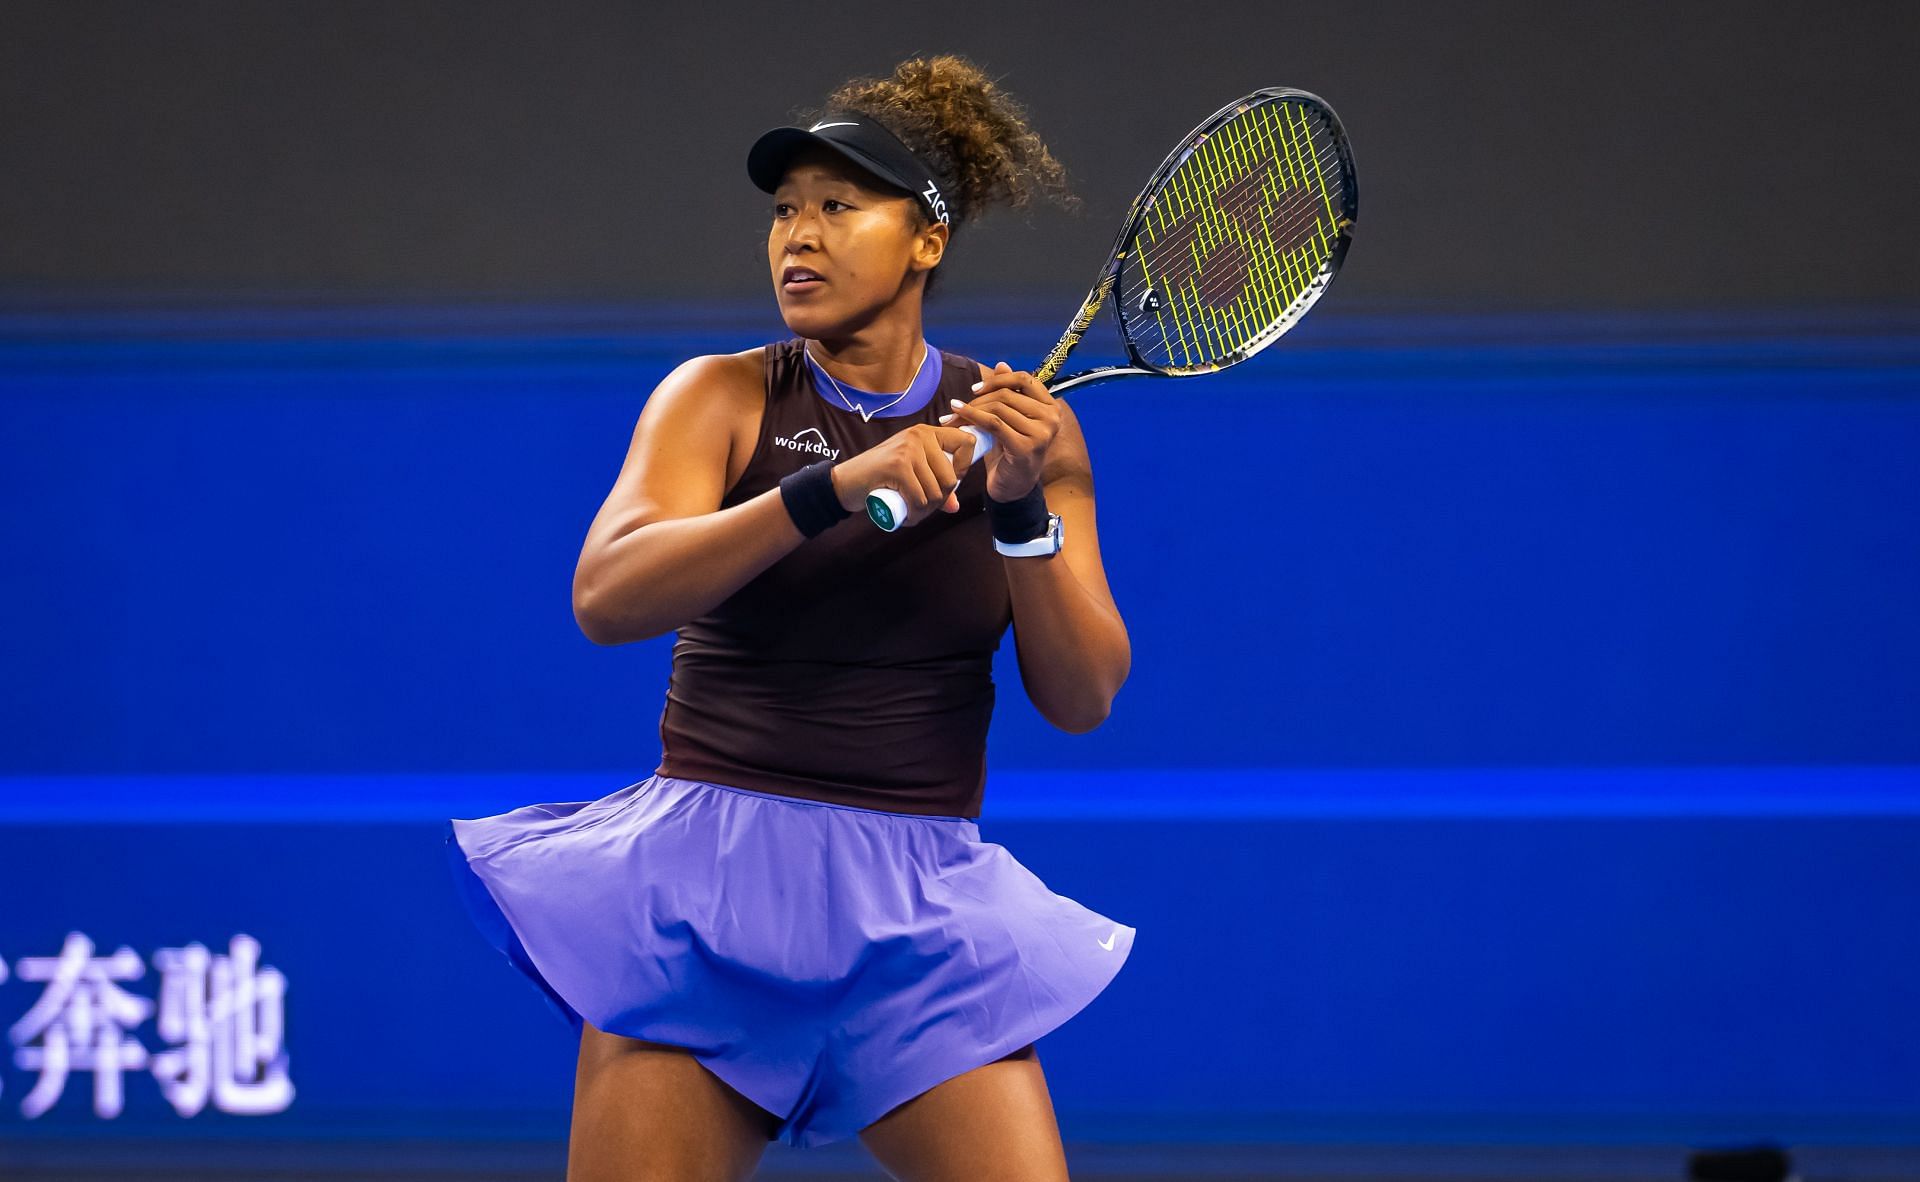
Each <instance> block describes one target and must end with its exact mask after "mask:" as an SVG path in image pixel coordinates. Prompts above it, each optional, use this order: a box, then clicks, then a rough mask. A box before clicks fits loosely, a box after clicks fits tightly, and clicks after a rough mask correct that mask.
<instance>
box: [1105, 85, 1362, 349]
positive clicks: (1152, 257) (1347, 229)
mask: <svg viewBox="0 0 1920 1182" xmlns="http://www.w3.org/2000/svg"><path fill="white" fill-rule="evenodd" d="M1358 216H1359V191H1358V188H1357V186H1356V184H1355V181H1354V168H1353V149H1352V146H1351V145H1350V144H1349V143H1348V141H1347V135H1346V130H1345V128H1344V127H1342V126H1341V123H1340V119H1339V116H1337V115H1335V114H1334V111H1333V108H1332V107H1331V106H1329V105H1328V104H1327V102H1326V100H1324V99H1322V98H1320V97H1319V96H1318V95H1315V94H1312V93H1309V92H1308V91H1304V90H1296V89H1293V88H1290V87H1270V88H1268V89H1265V90H1258V91H1255V92H1254V93H1252V94H1250V95H1247V96H1245V97H1244V98H1240V99H1236V100H1234V101H1233V102H1231V103H1228V104H1227V105H1226V106H1224V107H1222V108H1220V110H1218V111H1216V112H1214V113H1213V114H1212V115H1211V116H1209V117H1208V118H1207V119H1206V120H1205V121H1203V122H1202V123H1201V124H1200V125H1199V126H1198V127H1196V128H1194V129H1193V131H1191V132H1189V133H1188V135H1187V137H1186V139H1185V140H1183V141H1182V142H1181V144H1180V146H1179V147H1177V148H1175V149H1174V151H1173V152H1172V153H1170V154H1169V155H1168V156H1167V158H1166V160H1165V161H1164V162H1163V163H1162V164H1161V165H1160V167H1159V169H1157V170H1156V171H1155V173H1154V175H1153V177H1152V179H1150V180H1149V181H1148V182H1147V184H1146V186H1145V187H1144V188H1143V189H1142V190H1141V192H1140V195H1139V197H1137V198H1135V200H1134V206H1133V209H1132V210H1131V211H1130V212H1129V216H1128V221H1127V223H1126V225H1125V226H1124V227H1123V229H1122V230H1121V233H1120V236H1119V238H1118V240H1117V242H1116V245H1115V248H1114V257H1113V268H1112V271H1111V275H1112V279H1111V287H1112V291H1111V296H1110V299H1111V301H1112V304H1113V308H1114V314H1115V318H1116V319H1117V320H1118V321H1119V325H1120V335H1121V337H1122V338H1123V339H1124V341H1125V342H1126V348H1127V352H1128V355H1129V357H1130V358H1131V360H1132V362H1133V364H1134V366H1136V367H1138V370H1144V371H1146V372H1148V373H1154V374H1162V375H1166V376H1169V377H1182V376H1189V375H1193V374H1203V373H1213V372H1215V371H1216V370H1221V369H1225V368H1226V367H1227V366H1230V365H1235V364H1238V363H1239V362H1242V361H1245V360H1246V359H1247V358H1249V357H1251V356H1253V355H1254V354H1255V353H1258V352H1259V351H1260V350H1262V349H1264V348H1266V347H1267V346H1268V345H1271V344H1272V343H1273V342H1274V341H1276V340H1278V339H1279V338H1280V337H1281V336H1282V335H1283V334H1284V333H1286V332H1287V330H1288V329H1290V328H1292V327H1293V326H1294V325H1295V324H1297V323H1299V321H1300V318H1301V317H1302V316H1304V315H1306V313H1307V310H1308V309H1309V308H1311V307H1312V306H1313V305H1314V303H1315V302H1316V301H1317V300H1318V299H1319V298H1320V296H1321V294H1322V293H1324V292H1325V291H1326V289H1327V285H1328V284H1329V283H1331V282H1332V281H1333V277H1334V275H1335V274H1336V273H1337V272H1338V271H1339V270H1340V265H1341V263H1342V262H1343V261H1344V260H1345V259H1346V254H1347V247H1348V245H1349V243H1350V242H1351V241H1352V234H1353V225H1354V221H1355V219H1356V218H1357V217H1358ZM1136 372H1137V371H1136Z"/></svg>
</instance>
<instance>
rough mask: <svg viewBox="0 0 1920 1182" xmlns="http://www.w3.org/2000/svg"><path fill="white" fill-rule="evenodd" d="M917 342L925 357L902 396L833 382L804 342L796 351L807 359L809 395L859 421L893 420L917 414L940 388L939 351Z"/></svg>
mask: <svg viewBox="0 0 1920 1182" xmlns="http://www.w3.org/2000/svg"><path fill="white" fill-rule="evenodd" d="M920 343H921V345H922V346H924V347H925V348H926V351H927V353H926V358H925V360H924V361H923V362H922V363H921V365H920V370H919V372H918V373H915V374H914V375H913V382H912V383H911V384H910V385H908V387H907V389H906V392H905V393H904V394H902V393H900V392H899V391H892V392H882V393H875V392H874V391H872V390H862V389H860V388H859V387H858V386H850V385H848V384H847V383H845V382H841V381H837V380H836V379H835V378H834V377H833V375H832V374H829V373H828V372H827V371H826V370H824V369H822V368H821V367H820V363H819V362H818V361H815V360H814V359H813V353H812V352H811V351H810V350H809V349H808V348H807V347H806V342H805V341H801V342H800V352H801V353H803V354H805V355H806V358H807V373H808V374H809V375H810V376H811V377H812V378H813V392H814V393H816V394H818V395H819V396H820V398H821V400H822V401H824V402H825V403H827V405H829V406H832V407H834V408H836V409H837V410H839V411H840V412H841V413H843V414H857V415H859V416H860V417H861V418H862V419H868V420H871V419H897V418H900V417H901V416H902V415H910V414H916V413H918V412H919V410H920V409H921V408H922V407H924V406H926V405H927V403H929V402H931V401H933V393H934V391H935V390H938V389H939V388H940V369H941V359H940V350H938V349H936V348H934V347H933V346H932V345H929V344H927V342H926V341H924V340H923V341H921V342H920ZM848 403H852V406H851V407H849V406H848Z"/></svg>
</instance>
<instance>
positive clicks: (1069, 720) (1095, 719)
mask: <svg viewBox="0 0 1920 1182" xmlns="http://www.w3.org/2000/svg"><path fill="white" fill-rule="evenodd" d="M1111 713H1113V695H1112V694H1104V695H1102V696H1101V697H1100V698H1098V699H1096V700H1094V701H1090V702H1082V703H1079V704H1078V705H1076V706H1075V707H1074V708H1073V709H1071V710H1053V711H1049V712H1048V713H1047V714H1046V716H1045V717H1046V719H1047V721H1048V722H1050V723H1052V724H1053V725H1054V726H1055V727H1057V728H1058V729H1060V730H1063V731H1065V732H1067V733H1068V734H1070V735H1084V734H1086V733H1087V732H1088V731H1093V730H1098V729H1099V728H1100V724H1101V723H1103V722H1105V721H1106V720H1107V716H1108V715H1110V714H1111Z"/></svg>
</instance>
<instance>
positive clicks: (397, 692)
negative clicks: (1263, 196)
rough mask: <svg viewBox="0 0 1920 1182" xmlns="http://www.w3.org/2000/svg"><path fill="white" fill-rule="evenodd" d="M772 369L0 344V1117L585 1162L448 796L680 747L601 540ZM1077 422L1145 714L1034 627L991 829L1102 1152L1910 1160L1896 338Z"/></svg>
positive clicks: (182, 329) (289, 323) (292, 341)
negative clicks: (620, 484)
mask: <svg viewBox="0 0 1920 1182" xmlns="http://www.w3.org/2000/svg"><path fill="white" fill-rule="evenodd" d="M1060 314H1061V310H1060V309H1057V308H1034V309H1027V308H1025V307H1011V308H1009V307H1006V306H1003V307H998V308H985V307H980V306H960V307H957V308H954V309H951V310H948V311H944V312H943V311H942V308H941V306H940V305H939V304H938V302H936V304H935V306H934V309H933V311H932V314H931V329H930V336H931V338H932V339H933V341H934V343H935V344H937V345H940V346H943V347H945V348H948V349H952V350H956V351H962V352H967V353H970V354H972V355H974V356H976V357H979V358H981V359H983V360H986V361H988V362H992V361H996V360H1000V359H1003V358H1004V359H1007V360H1010V361H1013V362H1015V363H1016V364H1029V363H1030V361H1031V359H1032V358H1033V357H1035V356H1036V355H1037V354H1038V353H1039V352H1040V351H1041V350H1042V349H1044V347H1045V346H1046V345H1047V344H1049V343H1051V340H1052V338H1053V335H1054V333H1055V332H1056V331H1057V328H1058V321H1059V317H1060ZM781 335H784V334H783V331H782V329H781V326H780V325H779V323H778V322H777V320H774V319H771V318H770V315H768V314H765V313H761V312H758V311H755V310H753V309H746V310H742V309H738V308H729V307H711V308H708V307H679V308H674V309H661V308H635V307H609V306H594V307H583V306H568V307H544V308H542V307H518V308H505V307H501V308H494V309H487V308H482V307H472V306H470V307H466V308H431V307H429V308H421V307H405V306H400V305H393V306H388V307H372V308H364V307H363V308H358V309H340V308H334V309H328V308H324V307H311V308H301V307H298V306H291V305H290V306H286V307H282V308H279V309H277V310H276V309H273V308H254V309H252V310H247V311H233V312H218V311H208V310H204V309H203V310H198V311H188V310H180V311H173V312H168V311H163V310H149V311H145V312H140V313H128V314H124V315H114V314H107V313H100V312H89V313H69V314H53V313H48V314H26V313H16V314H12V315H9V316H7V317H5V318H4V321H3V322H0V536H4V539H5V553H4V555H0V608H4V610H5V615H6V618H7V621H8V625H9V626H8V627H6V628H5V629H4V631H0V662H3V667H4V673H5V676H4V678H3V679H0V735H3V738H0V777H3V778H0V1029H4V1030H5V1031H6V1032H7V1038H6V1040H5V1041H4V1042H3V1043H0V1054H4V1058H3V1059H0V1139H12V1138H33V1137H74V1136H84V1137H89V1138H112V1137H119V1136H127V1137H131V1136H135V1135H139V1136H165V1137H180V1138H183V1139H187V1138H203V1139H221V1138H233V1139H244V1138H249V1137H255V1136H260V1135H271V1136H302V1137H343V1138H353V1137H393V1136H447V1137H461V1138H473V1137H489V1136H491V1137H503V1138H516V1137H525V1138H559V1137H562V1136H564V1134H565V1129H566V1119H567V1107H568V1104H569V1102H570V1098H571V1088H572V1071H573V1052H574V1046H573V1044H572V1043H571V1041H570V1038H569V1035H568V1032H567V1030H566V1028H565V1027H564V1025H563V1024H562V1023H561V1022H560V1020H559V1019H558V1018H557V1017H556V1016H555V1015H554V1014H553V1013H552V1012H551V1011H549V1010H548V1009H547V1008H546V1007H545V1003H544V1001H543V999H542V998H541V997H540V996H539V994H538V993H537V992H536V991H535V990H534V988H533V987H532V986H531V985H530V984H529V983H527V982H526V981H525V980H524V979H523V978H521V977H520V976H519V975H518V974H517V973H516V972H515V971H514V970H513V969H512V968H511V967H510V966H509V965H508V964H507V963H506V962H505V961H504V960H502V959H500V958H499V957H498V956H497V955H496V954H494V953H493V951H492V950H491V949H490V948H489V947H488V946H487V945H486V944H485V942H484V941H483V940H482V938H481V937H480V935H479V934H478V932H477V931H476V930H474V928H473V927H472V924H471V922H470V920H469V919H468V917H467V915H466V914H465V913H464V912H463V911H462V910H461V904H460V901H459V899H458V897H457V896H456V895H455V893H454V891H453V889H452V884H451V880H450V878H449V876H448V873H447V868H446V865H445V859H444V855H443V852H442V848H441V842H442V840H443V837H444V832H445V819H446V818H448V817H452V816H479V815H485V814H489V813H494V812H500V811H504V810H506V809H509V808H512V807H515V806H517V805H520V804H524V803H529V802H533V801H569V800H584V799H590V798H593V797H598V796H602V795H605V794H606V793H608V792H611V791H613V790H614V789H616V788H619V787H621V786H623V785H626V784H629V783H632V782H634V781H636V780H639V779H642V778H644V777H645V776H646V775H647V774H648V773H649V772H650V771H651V769H652V767H653V766H654V763H655V761H656V759H657V757H658V754H659V745H658V721H659V713H660V708H661V706H662V703H663V700H664V699H663V694H664V691H665V685H666V676H667V670H668V666H669V655H670V648H671V640H672V638H671V636H667V637H662V638H659V639H656V640H653V641H648V642H645V643H640V644H634V645H629V646H623V647H619V648H599V647H596V646H594V645H592V644H591V643H589V642H588V641H586V640H585V639H584V638H583V637H582V636H581V635H580V634H579V632H578V631H577V629H576V628H575V626H574V624H573V621H572V616H571V609H570V604H569V585H570V581H571V577H572V571H573V564H574V561H575V558H576V556H577V554H578V550H579V547H580V543H581V540H582V538H583V536H584V532H585V530H586V527H587V524H588V522H589V521H590V520H591V518H592V515H593V513H594V511H595V510H596V509H597V508H598V506H599V503H600V501H601V498H602V497H604V495H605V494H606V491H607V489H608V487H609V485H610V484H611V482H612V480H613V477H614V475H615V473H616V472H617V470H618V468H619V466H620V462H621V459H622V457H623V455H624V453H625V449H626V444H627V440H628V437H629V435H630V433H631V430H632V427H633V422H634V419H635V416H636V415H637V414H638V412H639V409H640V407H641V405H642V403H643V402H644V400H645V397H646V395H647V392H648V391H649V390H650V389H651V388H652V386H653V384H654V383H655V382H656V381H657V380H658V379H659V378H660V377H661V376H662V375H663V374H665V373H666V372H667V370H668V369H670V368H671V367H672V366H673V365H674V364H676V363H677V362H678V361H679V360H681V359H683V358H685V357H687V356H690V355H692V354H695V353H700V352H710V351H719V350H733V349H740V348H746V347H750V346H752V345H754V344H758V343H761V342H764V341H766V340H770V339H775V338H776V337H778V336H781ZM1070 401H1071V402H1072V404H1073V405H1074V407H1075V408H1076V410H1077V412H1078V416H1079V419H1080V421H1081V423H1082V425H1083V427H1084V429H1085V432H1086V436H1087V439H1088V442H1089V448H1090V451H1091V454H1092V456H1093V460H1094V467H1095V478H1096V486H1097V491H1098V506H1099V509H1098V511H1099V526H1100V530H1101V542H1102V550H1103V553H1104V555H1105V559H1106V563H1107V569H1108V573H1109V578H1110V580H1111V583H1112V587H1113V590H1114V594H1115V597H1116V599H1117V600H1118V602H1119V605H1120V607H1121V609H1122V611H1123V613H1124V614H1125V615H1126V618H1127V621H1128V624H1129V627H1130V631H1131V635H1132V640H1133V654H1134V660H1133V669H1132V676H1131V679H1130V680H1129V682H1128V683H1127V685H1126V687H1125V688H1124V689H1123V691H1122V692H1121V694H1120V696H1119V699H1118V700H1117V701H1116V703H1115V705H1114V710H1113V714H1112V716H1111V718H1110V719H1109V720H1108V721H1107V722H1106V723H1105V725H1103V726H1102V727H1101V728H1099V729H1098V730H1097V731H1095V732H1092V733H1090V734H1087V735H1081V736H1072V735H1067V734H1064V733H1062V732H1059V731H1055V730H1053V729H1052V728H1050V727H1049V726H1048V725H1047V724H1046V723H1045V722H1044V721H1043V720H1041V719H1040V718H1039V716H1038V715H1037V714H1036V713H1035V712H1034V710H1033V709H1032V707H1031V706H1030V705H1029V704H1028V703H1027V701H1026V699H1025V697H1024V695H1023V693H1022V692H1021V689H1020V682H1019V674H1018V669H1017V665H1016V663H1015V659H1014V652H1013V645H1012V643H1011V642H1010V641H1009V642H1005V643H1003V645H1002V648H1001V651H1000V654H999V659H998V662H997V665H996V681H997V684H998V687H999V703H998V710H997V713H996V716H995V721H994V726H993V732H992V738H991V742H990V749H989V758H990V771H989V781H988V789H987V796H986V805H985V812H984V815H983V816H982V818H981V830H982V835H983V836H984V837H985V838H986V839H987V840H991V841H997V842H1000V843H1001V844H1003V845H1006V846H1007V847H1008V848H1009V849H1010V850H1011V851H1012V852H1013V853H1014V855H1015V856H1016V857H1018V858H1019V859H1020V860H1021V861H1022V862H1024V863H1025V864H1026V865H1027V866H1029V867H1030V868H1031V869H1033V870H1034V871H1035V872H1036V873H1038V874H1039V875H1040V876H1041V877H1042V878H1044V879H1045V880H1046V881H1047V882H1048V883H1049V885H1051V886H1052V887H1053V888H1054V889H1055V890H1057V891H1059V892H1061V893H1063V894H1067V895H1071V896H1073V897H1075V898H1077V899H1079V900H1081V901H1082V902H1085V903H1086V904H1087V905H1088V906H1090V907H1093V908H1094V909H1096V910H1099V911H1101V912H1103V913H1105V914H1108V915H1110V916H1112V917H1114V918H1116V919H1118V920H1121V921H1123V922H1126V923H1129V924H1132V925H1135V926H1136V927H1137V928H1138V929H1139V938H1138V943H1137V945H1136V948H1135V950H1134V953H1133V955H1132V958H1131V959H1130V961H1129V962H1128V964H1127V966H1126V968H1125V969H1124V970H1123V971H1122V973H1121V975H1120V976H1119V978H1118V979H1117V980H1116V982H1115V984H1114V985H1113V986H1112V987H1111V988H1110V989H1109V990H1108V991H1107V993H1106V994H1104V995H1103V996H1102V997H1100V998H1099V999H1097V1000H1096V1001H1095V1002H1094V1003H1093V1004H1092V1005H1091V1006H1089V1007H1088V1008H1087V1009H1086V1010H1085V1011H1083V1012H1082V1013H1081V1014H1080V1015H1079V1016H1078V1017H1076V1018H1075V1019H1074V1020H1073V1021H1071V1022H1069V1023H1068V1024H1067V1025H1066V1026H1064V1027H1062V1028H1061V1029H1060V1030H1059V1031H1057V1032H1056V1033H1054V1034H1053V1035H1050V1036H1049V1037H1048V1038H1047V1039H1045V1040H1044V1041H1043V1042H1042V1043H1041V1054H1042V1058H1043V1061H1044V1062H1045V1064H1046V1066H1047V1070H1048V1075H1049V1080H1050V1083H1051V1087H1052V1090H1053V1095H1054V1099H1055V1103H1056V1105H1057V1106H1058V1109H1059V1112H1060V1115H1061V1120H1062V1124H1063V1128H1064V1130H1065V1132H1066V1133H1067V1135H1068V1136H1069V1137H1072V1138H1080V1139H1089V1140H1098V1139H1110V1140H1127V1139H1132V1138H1145V1139H1161V1138H1172V1139H1181V1138H1209V1139H1232V1140H1249V1139H1250V1140H1261V1139H1271V1140H1276V1141H1284V1140H1304V1139H1338V1140H1358V1141H1367V1140H1380V1141H1393V1140H1421V1139H1428V1140H1478V1141H1501V1140H1514V1141H1540V1142H1546V1143H1552V1142H1557V1141H1568V1142H1572V1141H1594V1140H1602V1141H1618V1142H1632V1141H1664V1140H1672V1139H1694V1140H1705V1139H1714V1138H1739V1137H1753V1136H1774V1137H1780V1138H1785V1139H1790V1140H1796V1141H1801V1142H1805V1141H1815V1140H1827V1141H1834V1142H1849V1143H1885V1144H1900V1143H1915V1142H1920V515H1917V513H1916V510H1917V509H1920V317H1916V316H1915V315H1914V314H1912V313H1911V312H1906V311H1901V310H1897V309H1895V310H1886V309H1855V310H1845V311H1831V312H1827V313H1821V314H1818V315H1815V314H1801V313H1789V312H1743V313H1738V314H1736V313H1726V314H1705V313H1687V314H1685V315H1671V316H1669V315H1660V314H1655V313H1636V314H1631V315H1629V314H1618V315H1598V314H1595V315H1576V314H1571V313H1569V314H1556V315H1545V314H1535V315H1528V316H1511V317H1503V316H1497V315H1485V314H1482V315H1474V316H1467V315H1447V314H1441V313H1433V312H1428V313H1420V314H1414V313H1392V314H1389V313H1385V312H1380V313H1373V314H1366V315H1361V314H1349V315H1344V316H1343V315H1340V314H1338V313H1337V312H1328V313H1326V314H1324V315H1323V314H1320V313H1316V317H1315V318H1312V319H1309V320H1308V321H1307V322H1305V323H1304V324H1303V325H1302V326H1301V328H1300V329H1299V330H1297V331H1296V332H1295V333H1294V334H1292V335H1291V336H1289V337H1288V338H1287V339H1286V340H1284V341H1283V342H1281V344H1280V345H1278V346H1276V347H1275V348H1274V349H1272V350H1270V351H1269V352H1267V353H1265V354H1262V355H1261V356H1260V357H1258V358H1256V359H1255V360H1254V361H1253V362H1251V363H1249V364H1247V365H1245V366H1242V367H1240V368H1238V369H1235V370H1233V371H1231V372H1230V373H1227V374H1224V375H1221V376H1220V377H1218V378H1213V379H1206V380H1197V381H1183V382H1157V383H1156V382H1134V383H1116V384H1113V385H1110V386H1107V387H1104V388H1097V389H1093V390H1088V391H1084V392H1081V393H1077V394H1075V395H1072V396H1070ZM1073 541H1074V539H1071V538H1069V540H1068V544H1069V545H1072V544H1073Z"/></svg>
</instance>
